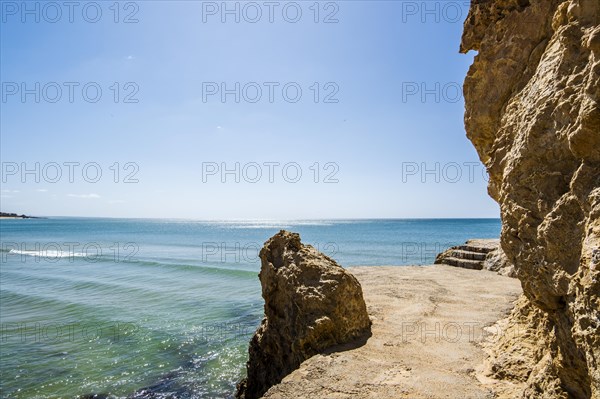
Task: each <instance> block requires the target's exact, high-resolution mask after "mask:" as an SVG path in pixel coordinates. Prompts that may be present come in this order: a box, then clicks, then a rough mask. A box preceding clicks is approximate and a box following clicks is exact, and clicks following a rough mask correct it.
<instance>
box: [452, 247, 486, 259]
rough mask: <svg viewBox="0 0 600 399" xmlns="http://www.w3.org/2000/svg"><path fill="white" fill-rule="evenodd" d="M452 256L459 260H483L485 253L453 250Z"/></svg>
mask: <svg viewBox="0 0 600 399" xmlns="http://www.w3.org/2000/svg"><path fill="white" fill-rule="evenodd" d="M452 256H453V257H454V258H460V259H470V260H485V256H486V253H484V252H473V251H465V250H463V249H454V250H452Z"/></svg>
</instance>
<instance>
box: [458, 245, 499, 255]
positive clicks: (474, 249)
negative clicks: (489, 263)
mask: <svg viewBox="0 0 600 399" xmlns="http://www.w3.org/2000/svg"><path fill="white" fill-rule="evenodd" d="M458 249H460V250H462V251H468V252H477V253H480V254H488V253H490V252H492V251H493V250H494V249H496V248H490V247H479V246H475V245H472V244H463V245H459V246H458Z"/></svg>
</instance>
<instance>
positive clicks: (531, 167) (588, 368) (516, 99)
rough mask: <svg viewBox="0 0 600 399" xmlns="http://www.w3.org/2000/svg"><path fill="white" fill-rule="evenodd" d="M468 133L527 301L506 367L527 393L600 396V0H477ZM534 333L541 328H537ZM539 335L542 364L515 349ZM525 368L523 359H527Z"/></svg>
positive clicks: (471, 19) (508, 340)
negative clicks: (528, 363) (522, 331)
mask: <svg viewBox="0 0 600 399" xmlns="http://www.w3.org/2000/svg"><path fill="white" fill-rule="evenodd" d="M469 50H476V51H478V55H477V56H476V58H475V62H474V63H473V65H472V66H471V68H470V70H469V73H468V75H467V77H466V80H465V84H464V96H465V102H466V113H465V125H466V129H467V136H468V137H469V139H470V140H471V141H472V143H473V144H474V145H475V147H476V149H477V151H478V153H479V156H480V158H481V160H482V161H483V162H484V163H485V165H486V167H487V169H488V172H489V175H490V182H489V193H490V195H491V196H492V197H493V198H494V199H495V200H496V201H498V203H499V204H500V209H501V216H502V225H503V227H502V235H501V245H502V248H503V250H504V252H505V253H506V255H507V256H508V259H509V261H510V262H511V263H512V264H514V265H515V269H516V272H517V276H518V278H519V279H520V280H521V283H522V286H523V290H524V294H525V296H526V298H527V299H526V300H525V302H524V303H522V304H521V305H520V306H519V307H518V309H517V310H516V311H515V312H514V314H513V322H514V323H518V322H519V320H520V322H521V323H525V324H527V325H528V326H529V327H528V331H529V333H528V334H527V336H525V335H520V334H514V335H512V336H510V337H504V338H503V342H502V343H501V345H502V347H503V350H504V351H505V354H506V356H504V358H503V359H502V360H501V364H500V365H499V367H497V370H502V372H501V373H499V374H498V373H496V377H501V378H512V379H514V380H515V381H519V382H521V383H523V386H524V389H523V396H525V397H536V398H537V397H547V398H551V397H552V398H560V397H565V398H567V397H573V398H590V397H593V398H599V397H600V365H599V362H600V106H599V104H598V101H599V97H600V1H598V0H472V4H471V9H470V12H469V15H468V17H467V20H466V21H465V29H464V34H463V39H462V44H461V51H463V52H467V51H469ZM532 331H533V332H532ZM532 336H539V337H543V339H539V340H536V341H535V342H534V343H533V344H532V345H533V347H532V348H531V350H530V351H529V352H528V353H530V354H531V356H532V357H531V359H530V360H531V361H532V366H531V367H526V368H523V367H518V363H519V362H518V360H515V358H514V357H513V358H511V357H510V356H509V355H510V353H511V348H513V349H514V348H516V347H518V346H519V345H521V344H523V342H525V341H527V340H528V339H529V340H531V337H532ZM521 366H522V365H521Z"/></svg>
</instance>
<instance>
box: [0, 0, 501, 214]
mask: <svg viewBox="0 0 600 399" xmlns="http://www.w3.org/2000/svg"><path fill="white" fill-rule="evenodd" d="M36 3H37V4H38V7H39V9H37V10H36V9H35V7H36ZM314 3H315V2H313V1H308V2H297V3H293V4H291V3H290V2H274V5H273V6H272V7H273V8H272V9H270V8H269V7H268V6H265V3H264V2H262V1H259V2H256V3H252V5H251V6H248V2H242V3H236V2H228V3H227V7H228V8H229V9H234V8H235V7H236V5H237V7H239V10H240V13H239V18H240V22H239V23H237V22H236V21H235V17H236V16H235V15H233V14H222V9H221V8H222V5H223V3H222V2H201V1H168V2H167V1H138V2H121V3H118V7H115V6H114V2H113V1H108V2H103V1H100V2H97V3H93V4H91V3H90V2H79V3H78V6H75V7H74V9H72V10H70V9H68V8H66V7H64V6H63V7H62V9H61V10H60V15H59V14H57V10H56V9H53V8H51V7H49V6H48V7H46V8H44V5H45V4H46V3H45V2H29V3H27V4H28V6H29V7H30V9H31V10H33V11H32V13H28V10H23V9H22V7H23V5H22V3H21V2H20V1H19V2H7V1H2V2H1V5H2V24H1V32H0V33H1V39H0V41H1V46H2V47H1V57H2V59H1V80H2V102H1V103H0V105H1V107H2V111H1V112H2V115H1V122H0V123H1V150H0V155H1V157H2V168H3V170H2V173H3V176H2V178H3V181H2V192H1V195H2V197H1V209H2V211H5V212H19V213H28V214H35V215H66V216H110V217H181V218H187V217H189V218H201V219H257V218H267V219H282V218H283V219H307V218H386V217H389V218H404V217H406V218H410V217H416V218H418V217H498V208H497V205H496V204H495V203H494V202H493V201H492V200H491V199H490V198H489V197H488V195H487V192H486V185H487V183H486V179H485V178H484V176H483V173H482V171H483V167H482V166H481V164H479V163H478V158H477V155H476V153H475V151H474V149H473V147H472V146H471V144H470V142H469V141H468V140H467V139H466V137H465V131H464V126H463V113H464V103H463V101H462V98H460V97H458V98H457V95H456V88H457V87H458V86H462V81H463V79H464V76H465V74H466V72H467V69H468V67H469V65H470V64H471V62H472V57H473V54H469V55H461V54H459V53H458V46H459V41H460V35H461V31H462V22H463V21H464V19H465V17H466V13H467V10H468V4H467V2H466V1H455V2H451V1H441V2H435V1H429V2H421V1H418V2H402V1H342V2H329V3H328V2H320V3H318V7H315V6H314ZM425 3H427V7H428V9H424V8H423V7H424V4H425ZM55 4H56V3H55ZM58 4H62V2H58ZM94 4H99V5H100V8H99V9H100V10H101V13H102V14H101V16H100V17H96V15H97V14H96V13H97V11H98V10H97V7H96V6H95V5H94ZM255 5H258V7H256V6H255ZM297 5H298V6H299V9H300V10H301V12H302V15H301V16H300V17H299V20H298V22H296V23H292V22H291V21H293V20H294V19H298V18H297V17H296V15H297V14H296V12H297V10H298V7H297ZM284 7H285V11H284ZM84 8H85V10H84ZM117 8H118V11H119V12H118V15H117V14H116V10H117ZM317 8H318V9H319V14H318V16H316V15H315V10H316V9H317ZM257 10H260V12H261V13H262V16H261V17H260V18H258V14H257ZM270 11H272V12H273V14H272V18H273V21H272V22H270V21H269V19H270V17H271V16H270V15H269V12H270ZM457 12H458V14H457ZM315 17H317V19H318V21H319V22H318V23H315ZM36 18H39V22H36V20H35V19H36ZM222 18H225V22H222ZM257 18H258V21H257V22H255V23H252V22H251V20H253V19H257ZM70 19H72V22H71V21H70ZM95 19H99V20H98V22H95V23H92V22H91V21H93V20H95ZM115 19H116V20H117V21H118V22H116V23H115ZM325 19H328V20H329V21H330V22H333V23H324V20H325ZM336 19H337V21H338V22H334V21H335V20H336ZM53 20H54V21H55V22H52V21H53ZM125 20H128V21H129V22H133V23H125ZM135 20H137V22H135ZM53 82H54V83H53ZM115 82H116V86H115ZM211 82H212V83H211ZM236 82H239V84H240V90H239V95H240V99H239V100H240V101H239V102H236V101H235V94H227V95H226V97H225V101H223V100H222V99H221V96H220V93H217V94H214V95H213V94H211V92H209V91H208V89H212V90H214V89H215V88H217V89H218V90H219V91H220V90H221V87H220V86H221V83H224V84H225V85H226V88H228V89H232V90H233V91H235V87H236V86H235V85H236ZM249 82H255V83H251V84H250V85H248V83H249ZM269 82H271V83H269ZM315 82H317V85H316V86H314V84H315ZM36 83H39V86H36ZM86 84H87V85H88V86H87V92H86V93H87V97H85V96H84V93H83V87H84V86H85V85H86ZM286 84H288V86H287V90H288V91H287V92H286V93H287V97H285V96H284V93H282V88H283V87H284V85H286ZM436 84H437V85H438V86H437V87H439V89H438V90H436ZM269 85H271V87H272V88H273V98H272V101H270V99H269ZM257 86H259V87H261V90H262V97H261V98H260V99H259V100H258V101H257V102H251V101H253V99H255V98H256V93H257V92H256V87H257ZM57 87H60V88H61V94H62V96H61V97H60V98H59V99H58V100H57V93H58V91H57ZM69 87H71V88H72V90H73V93H72V94H73V98H71V99H70V98H69V94H70V93H69V91H70V89H69ZM97 87H99V88H100V89H101V90H102V95H101V96H100V97H99V99H98V101H97V102H92V101H93V99H94V97H95V96H96V92H95V90H96V88H97ZM244 87H245V90H244ZM298 87H299V88H300V89H301V90H302V96H301V97H300V98H299V100H298V101H297V102H292V100H293V98H294V96H295V95H296V94H295V93H296V90H297V88H298ZM317 87H318V96H317V98H316V99H317V102H316V103H315V95H316V94H317ZM117 88H118V91H117ZM423 88H427V89H428V90H430V92H428V93H426V94H425V97H424V98H423V97H422V92H421V91H422V89H423ZM23 89H25V90H29V92H25V93H23ZM36 95H39V97H40V98H39V103H38V102H36ZM115 97H116V100H117V102H115ZM436 97H437V98H436ZM326 98H327V100H328V101H329V102H326V101H325V99H326ZM126 100H127V101H131V100H134V101H137V102H127V101H126ZM331 100H333V101H331ZM52 101H56V102H52ZM70 162H73V163H79V165H77V164H69V163H70ZM116 162H117V163H118V165H115V163H116ZM268 162H276V163H279V165H277V164H272V165H273V166H271V168H272V169H269V166H268V165H269V164H267V165H265V163H268ZM315 162H318V165H315ZM36 163H39V170H38V171H35V168H36ZM128 163H131V164H128ZM236 163H239V169H238V170H239V183H238V182H236V181H235V180H236V176H235V172H234V173H230V174H225V175H222V174H221V169H222V167H223V166H225V167H226V168H228V169H233V170H235V167H236ZM86 164H87V165H88V167H87V169H86V172H87V173H86V174H85V175H84V174H83V166H84V165H86ZM126 164H127V165H126ZM56 165H59V166H60V169H59V170H60V172H61V176H60V178H57V175H56V171H57V168H56ZM68 165H73V166H72V168H73V169H72V171H73V172H74V175H73V176H72V181H70V180H71V179H69V176H68V175H69V171H70V169H69V166H68ZM256 165H259V166H260V170H261V172H262V175H261V176H262V177H261V178H259V179H257V178H256V177H257V175H256V171H257V168H256ZM284 165H287V169H286V171H287V174H285V176H284V175H283V166H284ZM215 166H216V168H218V170H215ZM457 166H460V169H457ZM436 167H437V168H438V169H437V172H436ZM24 168H28V169H32V170H34V172H32V173H29V174H24V173H23V169H24ZM98 168H99V169H100V170H101V171H102V176H101V178H99V179H96V177H95V174H96V170H97V169H98ZM298 168H299V169H300V170H301V172H302V176H301V178H299V180H298V181H297V182H296V183H292V182H291V181H294V180H297V178H296V172H297V169H298ZM423 168H427V169H430V170H432V171H433V172H431V173H428V174H422V169H423ZM115 170H119V171H120V173H119V175H118V176H115ZM270 170H271V171H272V172H273V173H274V174H273V176H272V179H271V180H272V182H271V181H269V180H270V179H269V171H270ZM316 170H318V171H319V173H318V176H317V175H316ZM203 171H204V173H203ZM457 171H460V173H461V176H458V177H457ZM209 172H210V173H209ZM469 172H473V176H469ZM129 173H134V174H133V176H130V178H129V180H133V181H135V179H137V180H138V182H137V183H125V182H124V180H127V175H128V174H129ZM212 173H214V174H212ZM115 177H117V178H116V179H115ZM36 179H38V180H39V182H36ZM55 180H57V181H56V182H53V181H55ZM95 180H98V181H95ZM115 180H118V182H116V183H115ZM222 180H225V182H222ZM255 180H258V181H256V182H254V181H255ZM315 180H317V182H315ZM325 180H327V181H330V182H329V183H326V182H325ZM94 181H95V182H94ZM335 181H337V182H335Z"/></svg>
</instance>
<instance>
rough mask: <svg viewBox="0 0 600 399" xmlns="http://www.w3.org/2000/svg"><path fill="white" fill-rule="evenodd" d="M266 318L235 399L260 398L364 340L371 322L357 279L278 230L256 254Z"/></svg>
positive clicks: (253, 346) (296, 236)
mask: <svg viewBox="0 0 600 399" xmlns="http://www.w3.org/2000/svg"><path fill="white" fill-rule="evenodd" d="M260 259H261V270H260V274H259V279H260V282H261V285H262V296H263V298H264V300H265V317H264V319H263V321H262V323H261V325H260V326H259V327H258V329H257V330H256V333H255V334H254V336H253V337H252V340H251V341H250V349H249V355H250V357H249V360H248V364H247V371H248V376H247V378H246V379H245V380H243V381H242V382H241V383H240V384H238V392H237V395H236V396H237V397H238V398H246V399H254V398H259V397H261V396H262V395H263V394H264V393H265V392H266V391H267V390H268V389H269V388H270V387H271V386H273V385H275V384H277V383H279V382H280V381H281V380H282V379H283V377H285V376H286V375H288V374H289V373H291V372H292V371H294V370H295V369H297V368H298V367H299V366H300V363H302V362H303V361H304V360H306V359H308V358H309V357H311V356H313V355H316V354H318V353H319V352H322V351H324V350H325V349H328V348H331V347H334V346H336V345H340V344H344V343H349V342H352V341H360V340H361V339H364V338H365V337H367V336H368V335H369V333H370V329H371V321H370V319H369V316H368V314H367V307H366V305H365V301H364V299H363V294H362V288H361V286H360V283H359V282H358V280H356V278H355V277H354V276H353V275H352V274H350V273H348V272H347V271H346V270H344V268H343V267H341V266H340V265H338V264H337V263H336V262H335V261H334V260H333V259H331V258H329V257H327V256H325V255H324V254H322V253H320V252H319V251H317V250H316V249H315V248H313V247H312V246H310V245H304V244H302V243H301V242H300V235H299V234H295V233H290V232H287V231H284V230H282V231H280V232H279V233H277V234H275V235H274V236H273V237H272V238H270V239H269V240H268V241H267V242H266V243H265V245H264V247H263V248H262V250H261V251H260Z"/></svg>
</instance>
